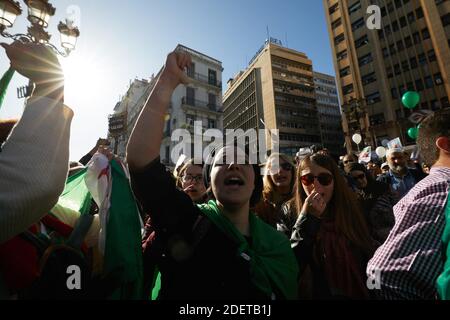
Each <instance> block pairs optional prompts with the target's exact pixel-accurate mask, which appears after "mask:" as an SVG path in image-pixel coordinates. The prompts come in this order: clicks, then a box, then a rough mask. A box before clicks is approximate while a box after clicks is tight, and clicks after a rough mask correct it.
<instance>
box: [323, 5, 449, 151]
mask: <svg viewBox="0 0 450 320" xmlns="http://www.w3.org/2000/svg"><path fill="white" fill-rule="evenodd" d="M323 1H324V6H325V10H326V19H327V23H328V31H329V34H330V41H331V47H332V51H333V55H334V64H335V69H336V75H337V82H338V87H339V95H340V98H341V99H340V100H341V103H342V109H343V110H342V111H343V123H342V124H343V129H344V133H345V140H346V145H347V149H348V150H349V151H350V150H351V149H352V142H351V136H352V135H353V134H354V133H355V132H360V133H362V134H363V136H364V138H365V143H366V144H370V145H372V146H375V145H380V144H381V141H382V140H384V139H393V138H396V137H400V138H401V139H402V141H403V143H404V144H411V143H414V141H412V140H411V139H410V138H409V137H408V136H407V134H406V132H407V129H408V128H409V127H412V126H413V124H412V123H410V122H409V121H408V117H409V115H410V114H411V111H410V110H407V109H405V108H404V107H403V106H402V103H401V97H402V96H403V94H404V93H405V92H406V91H408V90H413V91H418V92H419V93H420V95H421V103H420V105H419V106H418V110H420V109H429V110H437V109H440V108H446V107H449V106H450V104H449V96H450V82H449V77H450V48H449V43H450V40H449V39H450V1H445V0H370V1H369V0H323ZM370 5H377V6H378V8H379V12H380V13H381V29H379V30H377V29H369V27H368V24H367V23H366V22H367V20H368V19H369V18H370V19H371V20H370V22H372V14H373V11H372V12H370V11H369V13H367V11H368V10H367V8H368V6H370ZM353 149H356V146H355V145H353Z"/></svg>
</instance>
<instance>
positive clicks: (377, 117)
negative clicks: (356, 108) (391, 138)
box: [369, 113, 385, 126]
mask: <svg viewBox="0 0 450 320" xmlns="http://www.w3.org/2000/svg"><path fill="white" fill-rule="evenodd" d="M369 120H370V125H371V126H376V125H380V124H383V123H384V122H385V120H384V113H377V114H374V115H372V116H370V117H369Z"/></svg>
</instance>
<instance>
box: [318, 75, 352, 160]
mask: <svg viewBox="0 0 450 320" xmlns="http://www.w3.org/2000/svg"><path fill="white" fill-rule="evenodd" d="M314 85H315V90H316V100H317V112H318V115H319V123H320V132H321V139H322V145H323V146H324V147H325V148H327V149H328V150H329V151H330V152H331V153H332V154H334V155H341V154H343V153H344V152H345V149H344V134H343V131H342V124H341V122H342V116H341V109H340V107H339V98H338V93H337V88H336V79H335V78H334V77H333V76H330V75H327V74H323V73H319V72H314Z"/></svg>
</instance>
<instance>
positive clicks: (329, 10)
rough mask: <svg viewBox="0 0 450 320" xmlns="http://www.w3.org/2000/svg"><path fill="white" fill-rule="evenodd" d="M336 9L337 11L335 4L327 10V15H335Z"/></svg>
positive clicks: (337, 4)
mask: <svg viewBox="0 0 450 320" xmlns="http://www.w3.org/2000/svg"><path fill="white" fill-rule="evenodd" d="M338 9H339V3H336V4H335V5H333V6H332V7H331V8H330V9H328V13H329V14H330V15H332V14H333V13H335V12H336V11H337V10H338Z"/></svg>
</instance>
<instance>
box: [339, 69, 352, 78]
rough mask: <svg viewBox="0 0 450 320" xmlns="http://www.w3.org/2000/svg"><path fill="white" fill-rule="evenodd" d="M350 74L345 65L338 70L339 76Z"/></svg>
mask: <svg viewBox="0 0 450 320" xmlns="http://www.w3.org/2000/svg"><path fill="white" fill-rule="evenodd" d="M349 74H350V67H345V68H344V69H341V70H340V71H339V75H340V76H341V78H343V77H345V76H348V75H349Z"/></svg>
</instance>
